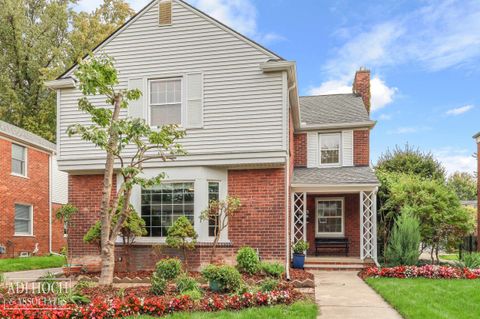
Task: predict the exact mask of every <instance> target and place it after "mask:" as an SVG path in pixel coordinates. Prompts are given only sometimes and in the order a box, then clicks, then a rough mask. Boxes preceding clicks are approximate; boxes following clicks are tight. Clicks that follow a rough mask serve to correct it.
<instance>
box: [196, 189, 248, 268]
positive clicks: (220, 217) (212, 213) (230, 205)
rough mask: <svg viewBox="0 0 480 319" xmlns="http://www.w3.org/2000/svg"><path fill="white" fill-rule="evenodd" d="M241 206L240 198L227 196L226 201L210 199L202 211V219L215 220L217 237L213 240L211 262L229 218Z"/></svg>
mask: <svg viewBox="0 0 480 319" xmlns="http://www.w3.org/2000/svg"><path fill="white" fill-rule="evenodd" d="M240 207H241V203H240V199H239V198H237V197H230V196H227V198H226V199H225V200H224V201H217V200H212V201H210V203H209V205H208V208H207V209H205V210H204V211H202V213H201V215H200V219H201V220H210V221H213V222H214V225H215V226H214V235H215V238H214V240H213V245H212V253H211V255H210V262H213V259H214V258H215V250H216V248H217V245H218V242H219V241H220V235H221V233H222V231H223V230H224V229H226V228H227V227H228V221H229V219H230V218H231V217H232V216H233V215H235V214H236V213H237V212H238V210H239V209H240Z"/></svg>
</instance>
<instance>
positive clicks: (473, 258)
mask: <svg viewBox="0 0 480 319" xmlns="http://www.w3.org/2000/svg"><path fill="white" fill-rule="evenodd" d="M460 264H461V266H462V267H466V268H470V269H475V268H480V253H468V254H467V253H466V254H464V255H463V256H462V260H461V261H460Z"/></svg>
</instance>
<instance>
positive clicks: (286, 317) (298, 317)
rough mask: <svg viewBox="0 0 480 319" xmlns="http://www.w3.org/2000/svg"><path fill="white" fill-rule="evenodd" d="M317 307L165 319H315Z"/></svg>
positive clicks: (305, 305)
mask: <svg viewBox="0 0 480 319" xmlns="http://www.w3.org/2000/svg"><path fill="white" fill-rule="evenodd" d="M316 317H317V305H316V304H314V303H313V302H311V301H299V302H296V303H294V304H292V305H290V306H272V307H259V308H250V309H245V310H240V311H219V312H193V313H189V312H183V313H182V312H179V313H176V314H173V315H169V316H166V317H164V318H165V319H268V318H274V319H293V318H295V319H315V318H316ZM129 318H130V319H133V318H135V319H151V318H154V317H150V316H139V317H129Z"/></svg>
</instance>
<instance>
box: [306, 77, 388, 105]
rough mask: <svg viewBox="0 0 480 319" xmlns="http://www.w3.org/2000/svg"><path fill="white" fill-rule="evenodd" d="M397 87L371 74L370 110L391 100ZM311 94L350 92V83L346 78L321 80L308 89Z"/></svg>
mask: <svg viewBox="0 0 480 319" xmlns="http://www.w3.org/2000/svg"><path fill="white" fill-rule="evenodd" d="M396 92H397V88H394V87H388V86H387V85H386V84H385V82H384V81H383V80H381V79H380V78H379V77H378V76H373V78H372V79H371V81H370V93H371V104H372V111H376V110H379V109H381V108H383V107H384V106H386V105H387V104H390V103H391V102H392V101H393V98H394V96H395V93H396ZM308 93H309V94H311V95H323V94H338V93H352V85H351V82H350V83H349V82H348V80H347V81H345V80H330V81H326V82H323V83H322V84H320V86H318V87H313V88H310V90H308Z"/></svg>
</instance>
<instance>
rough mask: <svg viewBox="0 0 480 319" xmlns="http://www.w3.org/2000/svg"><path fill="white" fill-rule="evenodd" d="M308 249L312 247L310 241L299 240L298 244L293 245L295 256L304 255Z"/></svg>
mask: <svg viewBox="0 0 480 319" xmlns="http://www.w3.org/2000/svg"><path fill="white" fill-rule="evenodd" d="M308 247H310V244H309V243H308V241H304V240H299V241H297V243H296V244H294V245H293V252H294V253H295V254H303V253H304V252H305V251H307V250H308Z"/></svg>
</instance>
